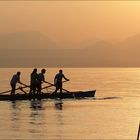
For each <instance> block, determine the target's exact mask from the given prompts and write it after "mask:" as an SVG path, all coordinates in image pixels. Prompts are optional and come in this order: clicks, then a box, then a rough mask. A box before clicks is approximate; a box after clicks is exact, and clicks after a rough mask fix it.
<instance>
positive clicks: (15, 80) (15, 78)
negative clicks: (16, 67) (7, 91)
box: [10, 72, 24, 95]
mask: <svg viewBox="0 0 140 140" xmlns="http://www.w3.org/2000/svg"><path fill="white" fill-rule="evenodd" d="M20 74H21V73H20V72H17V73H16V74H14V75H13V77H12V79H11V81H10V85H11V88H12V89H11V95H15V90H16V84H17V83H19V84H22V85H24V84H23V83H21V82H20Z"/></svg>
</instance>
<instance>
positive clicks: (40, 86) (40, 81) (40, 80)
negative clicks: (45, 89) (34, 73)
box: [38, 69, 48, 94]
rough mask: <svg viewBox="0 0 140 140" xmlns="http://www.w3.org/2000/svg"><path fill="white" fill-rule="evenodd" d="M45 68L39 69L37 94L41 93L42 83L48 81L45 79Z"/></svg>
mask: <svg viewBox="0 0 140 140" xmlns="http://www.w3.org/2000/svg"><path fill="white" fill-rule="evenodd" d="M45 72H46V70H45V69H42V70H41V73H39V74H38V94H41V89H42V83H43V82H44V83H48V82H47V81H45V76H44V75H45Z"/></svg>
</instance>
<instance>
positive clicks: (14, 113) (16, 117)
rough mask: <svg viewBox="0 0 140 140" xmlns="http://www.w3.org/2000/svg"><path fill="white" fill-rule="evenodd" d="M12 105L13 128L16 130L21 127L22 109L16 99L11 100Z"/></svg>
mask: <svg viewBox="0 0 140 140" xmlns="http://www.w3.org/2000/svg"><path fill="white" fill-rule="evenodd" d="M11 107H12V111H11V117H10V118H11V128H12V129H13V130H14V131H17V130H19V128H20V122H19V121H20V109H19V108H18V105H17V102H16V101H12V102H11Z"/></svg>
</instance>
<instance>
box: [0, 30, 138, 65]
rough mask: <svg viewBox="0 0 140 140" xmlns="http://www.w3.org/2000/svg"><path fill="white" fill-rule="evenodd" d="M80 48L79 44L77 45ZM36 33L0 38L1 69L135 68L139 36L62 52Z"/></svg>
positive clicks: (46, 38) (51, 42) (95, 43)
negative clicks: (44, 67)
mask: <svg viewBox="0 0 140 140" xmlns="http://www.w3.org/2000/svg"><path fill="white" fill-rule="evenodd" d="M81 45H82V44H81ZM60 46H61V44H56V43H54V42H53V41H51V40H50V39H49V38H48V37H46V36H45V35H44V34H42V33H40V32H23V33H22V32H20V33H14V34H5V35H0V60H1V62H0V66H1V67H35V66H36V67H43V66H48V67H139V66H140V61H139V60H140V55H139V52H140V34H138V35H135V36H131V37H129V38H127V39H125V40H122V41H120V42H118V43H114V44H113V43H109V42H107V41H104V40H98V41H97V42H94V43H93V44H92V45H89V44H87V45H86V44H85V47H84V48H81V49H80V48H79V49H68V48H67V49H64V48H60Z"/></svg>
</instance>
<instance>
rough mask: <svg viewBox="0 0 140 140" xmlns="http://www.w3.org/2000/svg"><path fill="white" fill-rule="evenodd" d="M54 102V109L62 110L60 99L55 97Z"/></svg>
mask: <svg viewBox="0 0 140 140" xmlns="http://www.w3.org/2000/svg"><path fill="white" fill-rule="evenodd" d="M54 104H55V108H56V109H59V110H62V107H63V102H62V99H60V98H56V99H55V103H54Z"/></svg>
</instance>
